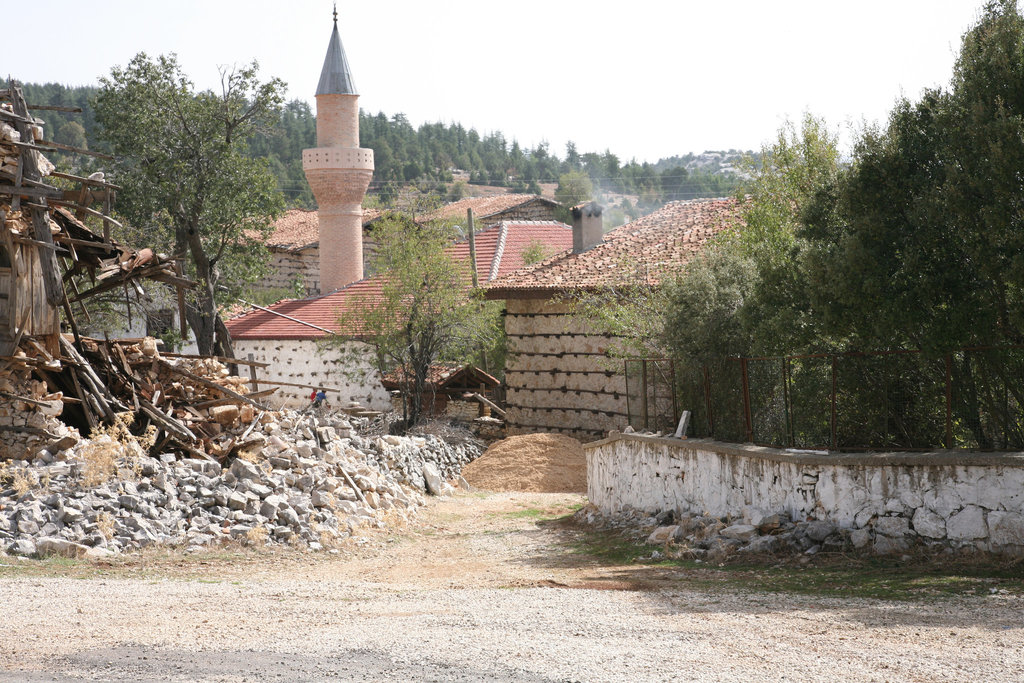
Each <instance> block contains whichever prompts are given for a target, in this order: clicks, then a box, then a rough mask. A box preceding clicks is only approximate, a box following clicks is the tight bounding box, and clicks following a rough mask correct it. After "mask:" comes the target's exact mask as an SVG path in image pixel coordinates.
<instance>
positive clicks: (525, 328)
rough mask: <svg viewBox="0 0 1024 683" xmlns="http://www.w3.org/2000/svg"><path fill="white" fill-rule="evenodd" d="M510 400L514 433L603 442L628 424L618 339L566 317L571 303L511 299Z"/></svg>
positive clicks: (507, 369) (507, 374)
mask: <svg viewBox="0 0 1024 683" xmlns="http://www.w3.org/2000/svg"><path fill="white" fill-rule="evenodd" d="M506 306H507V315H506V316H505V332H506V334H507V336H508V358H507V360H506V362H505V384H506V386H507V392H506V396H505V402H506V409H507V411H508V417H507V419H506V422H507V424H508V428H509V433H510V434H523V433H530V432H538V431H540V432H560V433H564V434H569V435H571V436H575V437H577V438H579V439H583V440H592V439H599V438H602V437H603V436H604V435H605V434H606V433H607V432H608V431H609V430H612V429H622V428H623V427H625V425H626V424H627V421H628V413H627V410H626V379H625V377H624V376H623V374H622V362H621V361H615V360H612V359H611V358H609V357H608V355H607V352H608V349H609V348H610V347H611V346H612V344H614V342H615V340H614V338H612V337H609V336H607V335H601V334H596V333H595V332H594V331H593V330H591V329H589V328H588V326H587V325H586V323H585V322H583V321H581V320H578V319H576V318H574V317H572V316H570V315H569V314H568V310H567V307H566V306H565V304H561V303H555V302H551V301H549V300H543V299H509V300H508V301H507V302H506Z"/></svg>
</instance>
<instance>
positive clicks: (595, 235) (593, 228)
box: [572, 202, 604, 254]
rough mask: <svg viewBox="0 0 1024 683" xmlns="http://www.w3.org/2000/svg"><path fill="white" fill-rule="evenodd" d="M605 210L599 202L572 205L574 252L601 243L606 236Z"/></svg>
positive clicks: (582, 250) (577, 252)
mask: <svg viewBox="0 0 1024 683" xmlns="http://www.w3.org/2000/svg"><path fill="white" fill-rule="evenodd" d="M603 211H604V209H602V208H601V205H600V204H598V203H597V202H587V203H586V204H580V205H579V206H574V207H572V253H574V254H579V253H580V252H584V251H586V250H587V249H590V248H591V247H593V246H595V245H597V244H600V243H601V238H602V237H604V220H602V218H601V213H602V212H603Z"/></svg>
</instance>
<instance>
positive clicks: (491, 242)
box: [226, 221, 572, 339]
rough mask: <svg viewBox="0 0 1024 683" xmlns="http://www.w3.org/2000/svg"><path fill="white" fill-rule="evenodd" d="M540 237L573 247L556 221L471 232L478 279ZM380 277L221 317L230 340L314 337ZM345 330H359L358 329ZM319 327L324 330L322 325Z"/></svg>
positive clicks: (513, 261)
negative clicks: (264, 308) (230, 317)
mask: <svg viewBox="0 0 1024 683" xmlns="http://www.w3.org/2000/svg"><path fill="white" fill-rule="evenodd" d="M537 242H540V243H541V244H543V245H545V246H546V247H547V248H549V249H551V250H553V251H555V252H563V251H565V250H567V249H570V248H572V228H570V227H569V226H568V225H566V224H564V223H557V222H555V221H505V222H502V223H499V224H497V225H494V226H491V227H490V228H487V229H486V230H481V231H480V232H478V233H476V254H477V275H478V278H479V280H480V282H481V283H485V282H489V281H490V280H492V279H493V278H495V277H501V276H503V275H507V274H509V273H512V272H513V271H515V270H516V269H518V268H520V267H521V266H522V265H523V251H524V250H525V249H526V248H527V247H528V246H529V245H531V244H534V243H537ZM450 252H451V254H452V256H453V258H455V259H457V260H459V261H464V262H467V263H468V262H469V243H468V242H466V241H463V242H458V243H456V244H455V245H453V246H452V247H451V250H450ZM383 283H384V279H383V277H382V276H374V277H371V278H367V279H365V280H360V281H359V282H354V283H352V284H351V285H349V286H347V287H344V288H342V289H339V290H337V291H335V292H331V293H330V294H323V295H320V296H315V297H309V298H306V299H286V300H284V301H279V302H277V303H276V304H274V305H273V306H268V307H267V309H268V310H260V309H256V308H254V309H252V310H250V311H249V312H247V313H243V314H242V315H239V316H238V317H235V318H232V319H231V320H228V321H227V322H226V324H227V327H228V331H229V332H230V333H231V337H232V338H233V339H317V338H320V337H324V336H326V334H327V332H326V331H325V330H331V331H339V330H338V318H339V317H341V315H342V314H347V313H351V312H353V311H357V310H358V309H359V307H360V306H361V305H362V304H363V303H364V302H365V301H366V300H367V299H370V300H372V299H374V298H376V297H379V296H380V293H381V288H382V286H383ZM358 322H359V321H358V320H355V321H354V323H355V324H356V327H357V329H350V330H346V333H347V334H352V335H358V334H359V333H361V332H362V331H363V330H361V329H358ZM321 328H323V329H321Z"/></svg>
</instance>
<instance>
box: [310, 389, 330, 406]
mask: <svg viewBox="0 0 1024 683" xmlns="http://www.w3.org/2000/svg"><path fill="white" fill-rule="evenodd" d="M311 398H312V399H313V407H314V408H322V407H323V405H324V403H326V402H327V392H326V391H324V390H323V389H317V390H316V391H314V392H313V395H312V396H311Z"/></svg>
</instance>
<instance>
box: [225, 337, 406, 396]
mask: <svg viewBox="0 0 1024 683" xmlns="http://www.w3.org/2000/svg"><path fill="white" fill-rule="evenodd" d="M234 350H235V356H236V357H238V358H243V359H244V358H247V357H248V355H249V354H250V353H251V354H252V355H253V360H255V361H258V362H261V363H269V367H266V368H259V369H258V370H257V376H258V377H259V378H265V379H268V380H275V381H279V382H290V383H292V384H307V385H310V386H322V387H324V388H326V389H339V390H340V392H333V391H328V392H327V400H328V402H329V403H331V404H332V405H335V406H339V405H345V404H346V403H348V402H350V401H357V402H359V403H361V404H362V405H364V406H366V407H367V408H370V409H372V410H381V411H386V410H389V409H390V408H391V402H390V400H389V396H388V392H387V391H386V390H385V389H384V387H383V386H381V383H380V375H379V373H378V372H377V370H376V369H375V368H374V367H373V366H372V365H371V363H370V360H369V359H370V356H369V355H368V351H369V350H370V347H369V346H367V345H366V344H362V343H359V342H349V344H348V345H347V346H346V348H345V350H341V349H336V348H322V349H321V348H319V346H318V344H317V342H316V341H314V340H309V339H303V340H287V339H257V340H253V339H239V340H236V341H235V342H234ZM239 371H240V372H241V373H243V374H244V373H245V372H247V370H246V368H244V367H240V368H239ZM273 386H274V385H271V384H267V385H265V386H264V385H261V386H260V389H269V388H271V387H273ZM311 391H312V390H311V389H305V388H300V387H288V386H282V387H278V390H277V392H276V393H274V394H273V395H272V396H271V398H270V399H268V400H267V403H268V404H269V405H272V406H275V407H287V408H302V407H304V406H307V405H309V394H310V392H311Z"/></svg>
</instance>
